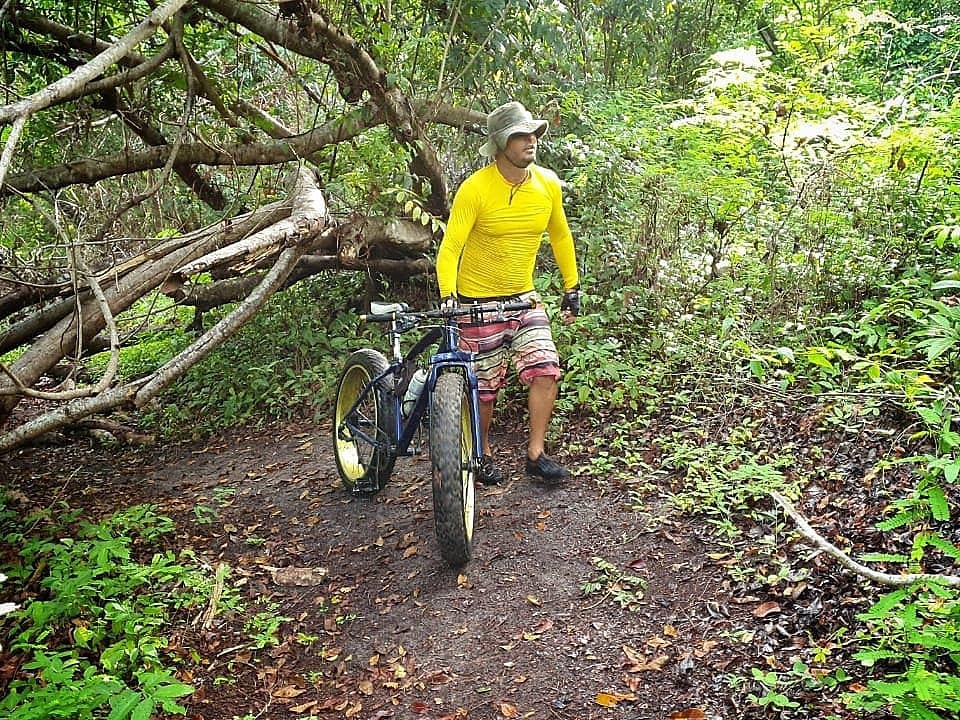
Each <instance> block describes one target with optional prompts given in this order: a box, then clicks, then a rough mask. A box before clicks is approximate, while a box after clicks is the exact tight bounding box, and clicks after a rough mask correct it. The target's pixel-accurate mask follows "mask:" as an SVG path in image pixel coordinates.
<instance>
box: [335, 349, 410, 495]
mask: <svg viewBox="0 0 960 720" xmlns="http://www.w3.org/2000/svg"><path fill="white" fill-rule="evenodd" d="M389 366H390V364H389V363H388V362H387V358H386V357H384V355H383V353H381V352H379V351H377V350H372V349H370V348H365V349H363V350H357V351H356V352H354V353H353V354H351V355H350V357H348V358H347V361H346V363H344V366H343V371H342V372H341V373H340V380H339V381H338V382H337V393H336V395H335V396H334V403H333V454H334V457H335V458H336V461H337V472H338V473H339V475H340V480H341V481H342V482H343V484H344V487H346V488H347V489H348V490H350V491H351V492H353V493H358V494H364V495H372V494H374V493H377V492H379V491H380V490H382V489H383V488H384V486H385V485H386V484H387V480H389V479H390V474H391V473H392V472H393V464H394V462H395V461H396V456H395V455H394V454H393V453H392V452H390V450H389V448H390V445H391V442H390V438H391V437H392V435H393V431H394V423H395V417H394V413H395V410H396V405H395V403H394V402H393V397H392V395H391V392H390V385H389V384H390V382H391V380H390V377H389V376H388V377H385V378H384V379H383V380H381V381H380V384H379V386H378V387H377V388H375V389H374V391H373V392H372V393H370V394H369V395H368V396H367V398H366V399H365V400H364V402H363V403H362V404H361V405H360V407H359V408H358V409H357V411H358V413H359V414H360V415H361V416H362V418H363V420H364V425H365V431H366V433H367V434H368V435H371V436H373V437H375V438H376V440H377V445H376V446H374V445H371V444H370V443H369V442H367V441H365V440H363V439H358V438H352V437H350V434H349V431H348V430H347V429H346V428H345V427H343V423H344V420H345V419H346V416H347V412H348V411H349V410H350V408H351V407H352V406H353V404H354V402H356V400H357V398H358V397H359V396H360V393H361V392H362V391H363V388H365V387H366V386H367V385H369V384H370V381H371V380H373V379H374V378H375V377H377V376H378V375H380V374H382V373H383V372H384V371H385V370H386V369H387V368H388V367H389ZM341 430H342V436H341Z"/></svg>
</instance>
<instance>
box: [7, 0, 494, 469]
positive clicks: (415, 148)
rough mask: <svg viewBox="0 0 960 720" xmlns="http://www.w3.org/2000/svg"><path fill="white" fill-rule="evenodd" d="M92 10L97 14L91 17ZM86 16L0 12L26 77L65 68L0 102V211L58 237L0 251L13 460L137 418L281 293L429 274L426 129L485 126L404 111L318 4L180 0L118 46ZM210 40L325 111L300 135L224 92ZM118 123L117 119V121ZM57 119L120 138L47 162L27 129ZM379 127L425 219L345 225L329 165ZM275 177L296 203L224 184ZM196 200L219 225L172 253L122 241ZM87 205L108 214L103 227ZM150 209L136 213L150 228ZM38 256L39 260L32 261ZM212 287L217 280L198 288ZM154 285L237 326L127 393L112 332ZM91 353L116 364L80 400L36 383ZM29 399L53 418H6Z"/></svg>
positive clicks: (418, 109) (362, 51) (435, 110)
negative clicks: (152, 96) (134, 414)
mask: <svg viewBox="0 0 960 720" xmlns="http://www.w3.org/2000/svg"><path fill="white" fill-rule="evenodd" d="M125 9H126V8H118V9H116V12H123V11H124V10H125ZM358 11H359V10H358ZM98 12H101V9H100V8H99V7H94V8H93V9H92V13H93V15H94V16H96V15H97V13H98ZM97 17H99V16H97ZM104 17H105V16H104ZM113 17H114V19H116V17H118V16H117V15H116V14H115V15H114V16H113ZM82 19H83V13H79V14H78V13H73V14H63V15H56V13H55V12H50V13H47V12H44V11H43V10H42V9H35V7H34V6H30V7H27V4H25V3H21V2H17V1H16V0H14V1H13V2H10V3H5V4H4V7H3V9H2V10H0V34H2V39H3V40H4V48H5V52H6V53H7V54H8V56H9V55H11V54H12V55H13V56H14V62H15V63H19V64H20V65H21V66H22V67H23V68H24V69H25V70H26V69H27V68H42V69H43V70H44V71H45V72H46V73H47V74H49V70H50V68H51V67H54V66H56V67H59V68H61V69H62V71H63V74H62V75H61V76H60V77H59V78H57V79H55V80H53V81H52V82H50V83H49V84H48V85H46V86H44V87H42V88H41V89H39V90H36V91H34V92H32V94H29V95H25V96H22V97H21V98H19V99H17V100H15V101H14V102H11V103H9V104H7V105H4V106H2V107H0V128H2V127H3V126H6V132H5V133H4V134H3V135H2V137H3V151H2V154H0V202H5V203H7V205H8V207H13V208H14V209H15V210H16V211H17V212H18V213H19V212H23V208H25V207H29V208H31V209H32V214H33V216H34V217H35V218H37V220H36V222H41V223H43V224H44V225H45V226H46V227H47V228H48V230H49V232H50V236H51V239H50V240H49V242H48V243H47V244H46V245H39V246H37V247H36V248H33V249H32V250H31V253H32V254H31V255H30V256H29V257H27V256H26V255H24V256H21V255H20V254H18V252H19V251H18V248H17V247H16V246H12V247H11V248H10V251H9V252H7V249H5V248H0V249H3V250H4V255H3V257H0V261H2V263H3V268H2V270H0V323H2V325H0V355H3V354H5V353H11V352H13V351H15V354H14V355H13V356H11V357H10V358H9V359H8V360H7V362H3V363H0V429H3V430H4V433H3V435H2V436H0V452H2V451H5V450H9V449H10V448H13V447H16V446H17V445H18V444H19V443H22V442H25V441H27V440H30V439H33V438H36V437H37V436H38V433H42V432H47V431H49V430H51V429H55V428H58V427H63V426H64V425H66V424H70V423H76V422H78V421H80V420H82V419H84V418H87V417H89V416H90V415H92V414H95V413H103V412H106V411H107V410H109V409H115V408H118V407H138V406H142V404H143V403H144V402H146V401H147V400H148V399H149V398H151V397H154V396H155V395H156V394H157V393H159V392H160V391H161V390H162V389H163V388H165V387H168V386H169V385H170V384H171V383H172V382H175V381H176V379H177V378H178V377H180V376H181V375H182V373H183V372H184V371H185V370H186V368H188V367H190V366H192V365H193V364H195V363H196V362H197V361H198V360H199V359H200V358H202V357H203V356H204V355H206V354H208V353H209V352H210V351H211V350H212V349H213V348H214V347H216V346H217V345H218V344H220V343H222V342H223V341H224V340H225V339H226V338H227V337H229V336H230V334H232V333H234V332H236V330H237V329H239V327H240V326H242V324H243V323H244V322H246V321H247V320H248V319H249V318H250V317H252V315H253V313H255V312H256V310H257V309H258V308H259V307H261V306H262V304H263V302H265V301H266V299H267V298H269V296H270V295H271V294H272V293H274V292H277V291H278V290H282V289H283V288H285V287H289V286H290V285H291V284H292V283H295V282H297V281H299V280H301V279H303V278H307V277H310V276H311V275H314V274H316V273H319V272H323V271H326V270H331V269H335V270H350V271H361V272H365V273H373V274H376V275H383V276H387V277H393V278H397V279H404V278H410V277H412V276H415V275H419V274H427V273H430V272H432V261H431V255H432V251H433V247H434V245H435V242H436V240H437V237H436V235H435V232H436V228H437V227H438V224H437V223H438V221H439V220H442V218H443V217H444V216H445V215H446V212H447V206H448V201H449V197H448V189H447V181H446V177H445V172H444V168H443V166H442V164H441V163H440V161H439V159H438V156H437V153H436V151H435V149H434V145H433V143H432V142H431V139H430V138H429V137H428V135H427V132H426V131H427V129H428V128H429V127H431V126H437V127H443V126H446V127H451V128H456V130H457V132H463V131H476V130H478V129H480V128H482V126H483V123H484V121H485V116H484V115H483V114H482V113H480V112H477V111H475V110H471V109H468V108H461V107H456V106H453V105H450V104H447V103H444V102H440V101H438V100H436V99H434V98H431V99H429V100H426V99H418V98H413V97H410V96H409V95H408V94H407V92H405V91H403V90H401V87H400V85H399V84H398V83H397V82H396V81H395V80H394V79H393V78H391V76H390V74H389V73H388V72H387V69H386V68H385V67H383V66H382V65H381V64H380V63H379V62H378V61H377V60H375V59H374V57H375V55H374V53H373V52H371V51H370V49H368V48H367V47H365V46H364V44H363V43H362V42H361V41H358V40H357V39H355V38H354V37H353V36H352V35H351V34H350V33H349V32H348V31H347V30H346V29H345V28H344V26H343V25H339V24H337V23H334V22H332V20H331V19H330V13H329V11H324V10H323V9H321V7H320V6H319V4H318V3H316V2H313V1H309V2H302V3H292V4H286V5H284V7H282V8H278V7H277V6H270V5H263V4H260V3H251V2H234V1H232V0H231V1H227V0H194V1H190V0H186V1H185V0H167V1H166V2H163V3H161V4H159V5H158V6H156V7H155V8H154V9H153V10H152V11H151V12H149V14H148V15H146V16H145V17H143V18H133V17H130V18H128V20H129V23H128V24H127V27H128V28H129V31H128V32H127V33H126V34H124V35H122V36H119V37H112V36H110V35H109V34H108V33H106V32H104V27H106V26H105V25H102V24H101V25H100V26H98V24H97V22H93V23H92V25H89V24H88V25H86V26H84V27H81V21H82ZM94 19H95V20H96V18H94ZM200 26H203V27H204V32H206V33H209V28H213V29H214V31H215V32H219V33H221V34H222V35H223V36H224V37H242V38H244V40H245V41H247V40H249V41H250V44H251V46H252V47H255V48H256V49H257V50H258V51H259V52H260V53H261V54H262V58H266V60H261V61H262V62H273V63H274V64H275V67H276V68H278V71H279V72H281V73H283V74H286V75H287V76H289V78H290V81H291V84H292V85H294V86H296V87H298V88H299V90H300V91H302V93H301V94H302V96H303V97H305V98H306V99H307V100H306V101H307V102H309V103H312V104H314V106H316V107H317V108H318V109H319V108H320V107H323V108H324V113H323V114H324V119H322V120H321V121H319V122H314V123H312V124H311V125H310V127H307V128H304V127H302V125H300V124H299V123H294V124H293V125H292V126H291V125H290V124H288V123H287V122H284V119H283V118H282V117H281V116H280V115H278V114H276V113H274V112H271V108H270V107H269V106H264V104H263V103H262V102H256V101H251V100H250V99H249V98H246V97H243V96H242V95H240V94H239V93H237V92H234V91H233V90H232V89H231V90H227V89H226V87H225V77H226V76H222V75H221V76H218V74H217V70H218V69H217V68H211V67H210V66H209V65H208V64H207V63H206V62H204V61H201V60H200V59H198V53H202V52H203V48H202V46H201V44H200V43H201V42H202V40H201V38H208V37H210V35H209V34H203V33H198V32H195V29H196V28H198V27H200ZM356 26H357V27H365V26H366V23H364V22H360V23H357V25H356ZM290 58H298V59H299V60H296V61H294V62H291V60H290ZM298 62H312V63H315V65H314V66H313V67H316V68H326V72H327V73H328V76H329V77H330V78H331V79H332V81H333V87H334V91H335V92H333V93H331V92H329V90H328V89H324V88H320V89H318V88H317V87H315V86H310V85H309V84H308V83H306V82H305V81H302V80H301V78H300V76H299V74H300V72H301V71H300V70H299V69H298V67H297V63H298ZM161 78H162V79H161ZM151 88H161V89H162V90H163V91H171V92H173V91H176V92H180V93H182V94H181V95H180V96H179V102H180V103H181V114H180V119H179V121H171V119H170V118H169V117H168V111H169V110H172V109H174V107H175V106H172V105H171V104H170V103H169V101H168V100H167V101H158V102H154V101H149V100H144V99H143V98H144V97H145V96H146V95H145V94H148V93H150V92H151ZM168 97H169V95H168ZM298 102H300V100H298ZM200 108H202V113H203V114H202V115H201V110H200ZM51 118H53V119H51ZM113 118H116V119H118V120H119V121H120V123H121V125H119V126H116V125H113V124H112V119H113ZM201 118H202V120H201ZM51 122H54V123H59V129H58V130H56V131H55V132H56V133H63V134H65V135H69V136H76V137H78V138H89V137H91V135H90V133H91V131H92V129H94V128H96V131H100V128H103V129H104V131H108V132H109V135H108V137H110V141H109V142H106V143H103V144H102V145H103V147H104V148H105V151H100V150H99V149H98V150H97V151H95V152H90V151H83V150H81V151H80V152H78V153H77V154H76V155H75V156H72V157H71V156H70V154H69V153H67V154H66V155H65V156H62V155H61V156H59V157H64V159H63V160H62V161H60V160H57V161H54V162H48V160H49V159H51V158H52V157H57V155H56V154H51V153H46V152H35V145H34V141H35V139H37V138H40V137H43V138H46V139H47V140H48V139H49V138H50V137H51V132H50V131H49V130H39V129H38V130H37V131H36V132H35V133H31V130H32V127H33V125H37V124H39V125H42V124H44V123H51ZM201 122H202V123H206V124H201ZM169 128H172V129H173V131H172V132H171V131H170V130H169ZM384 130H385V131H387V133H388V134H389V136H390V137H391V138H392V141H393V142H394V143H395V144H396V145H397V146H398V147H399V148H401V149H402V153H405V154H406V156H407V158H408V171H409V177H410V180H409V183H403V184H404V185H407V184H408V185H409V188H410V189H409V190H408V191H406V192H408V193H409V197H412V198H419V200H418V201H417V203H416V208H417V211H416V213H414V214H413V216H412V217H410V216H407V217H403V216H397V217H389V216H378V215H376V214H372V213H370V212H356V211H351V212H348V213H340V214H339V216H338V214H337V213H336V212H335V211H332V210H331V208H330V207H328V205H327V199H326V197H325V194H324V192H323V191H322V189H321V187H322V185H323V183H324V179H323V177H322V176H323V172H322V170H329V169H331V168H332V167H333V161H335V160H336V158H337V148H339V147H340V146H343V145H344V144H349V143H353V142H356V141H357V140H358V139H361V138H363V137H364V136H365V134H367V133H371V132H375V131H384ZM214 136H216V137H214ZM96 145H97V147H98V148H99V146H100V144H99V143H97V144H96ZM82 146H83V143H78V147H82ZM107 148H109V149H107ZM331 150H332V154H331ZM265 167H275V168H281V167H283V168H284V169H285V170H286V171H287V173H288V175H289V177H290V178H291V184H290V186H289V187H288V193H287V197H286V199H284V200H279V201H274V202H268V203H266V204H263V205H262V206H259V207H258V206H256V203H253V205H254V207H253V209H250V210H247V209H246V206H247V198H246V197H244V196H243V195H242V194H238V193H237V192H233V193H230V192H228V191H227V190H225V188H224V182H225V178H226V179H229V178H230V177H231V176H235V175H236V173H238V172H240V171H241V170H242V169H244V168H249V169H251V171H252V172H254V173H255V172H256V169H257V168H265ZM218 168H219V169H220V170H217V169H218ZM247 177H248V178H253V177H256V175H255V174H254V175H249V176H247ZM99 188H103V189H102V190H99ZM184 192H187V193H190V194H191V195H192V196H193V197H194V198H196V199H197V200H199V201H200V202H201V203H203V204H204V205H205V206H206V207H207V208H209V209H211V210H214V211H217V212H218V213H220V215H219V218H218V219H217V220H215V221H213V222H208V223H206V224H203V225H202V226H199V225H198V226H195V229H190V228H185V229H184V231H183V232H180V233H177V234H175V235H173V236H170V233H169V232H165V234H164V235H163V236H161V238H160V239H151V237H150V236H149V235H146V236H144V237H140V238H135V237H131V236H129V235H124V233H123V232H122V230H121V228H122V227H124V226H127V227H129V226H135V225H137V220H136V217H135V216H133V215H132V214H131V212H132V211H134V210H136V209H137V208H140V207H141V206H143V205H145V204H147V205H149V204H151V203H153V204H156V205H158V206H159V205H160V204H161V203H164V202H166V200H164V199H163V198H165V197H166V196H167V195H171V194H172V196H174V197H180V198H183V197H186V196H185V195H184ZM231 195H232V197H231ZM84 198H96V199H97V200H98V201H102V203H103V211H102V212H100V213H97V215H96V216H95V219H94V221H93V222H91V218H94V213H93V210H92V208H90V207H88V206H87V200H85V199H84ZM321 208H322V213H321ZM145 212H146V211H145V210H137V213H138V216H137V217H142V216H143V214H144V213H145ZM14 214H16V213H14ZM427 221H429V222H427ZM38 257H39V258H42V259H43V261H42V262H35V258H38ZM207 275H209V276H212V277H213V281H212V282H206V281H204V282H202V283H198V282H196V281H195V278H198V277H201V276H207ZM158 290H159V291H161V292H163V293H165V294H167V295H168V296H170V297H172V298H174V299H175V300H176V301H177V302H178V303H181V304H183V305H188V306H193V307H195V308H197V310H198V311H201V312H203V311H207V310H210V309H211V308H215V307H218V306H220V305H223V304H226V303H239V305H238V307H237V308H236V309H234V310H233V311H232V312H231V313H230V314H229V316H228V318H229V322H227V323H226V324H224V322H223V321H222V322H221V323H218V324H217V325H216V326H215V328H211V329H210V330H208V331H207V332H206V333H204V334H203V335H202V337H201V338H200V339H198V340H197V343H195V344H194V345H193V346H191V348H190V349H189V350H188V351H185V352H186V354H185V355H184V356H182V357H179V358H177V359H176V360H175V361H171V363H170V364H168V365H166V366H165V367H164V368H161V369H160V370H158V371H157V372H156V373H154V375H153V376H151V377H149V378H141V379H138V380H137V381H136V382H135V383H126V382H124V381H123V380H122V379H120V380H118V379H117V378H116V377H115V370H116V355H117V351H118V348H119V346H120V344H121V343H122V339H121V338H119V337H118V332H117V327H116V322H115V318H116V316H117V315H119V314H121V313H123V312H124V311H126V310H127V309H129V308H130V307H132V306H133V304H134V303H136V302H137V301H139V300H141V299H142V298H144V297H146V296H148V295H149V294H151V293H155V292H157V291H158ZM94 348H96V349H98V350H102V349H109V350H110V351H111V359H110V361H109V364H108V370H107V372H106V373H104V375H103V376H102V377H100V378H99V379H97V380H95V381H93V382H91V383H80V384H79V385H78V386H76V387H70V388H66V386H63V387H61V388H58V389H54V390H49V389H42V390H41V389H39V386H38V384H39V383H41V382H43V381H44V379H45V378H49V377H51V376H53V375H55V374H56V375H58V376H59V375H62V370H63V368H64V367H65V366H67V367H70V366H72V365H75V364H76V362H77V361H78V359H79V358H81V357H83V356H84V354H85V353H86V352H89V351H90V350H91V349H94ZM67 379H68V380H70V379H71V378H69V373H68V378H67ZM28 397H31V398H35V399H38V400H42V401H44V402H45V403H46V404H47V406H48V407H49V410H48V411H46V412H44V413H43V414H42V415H41V416H40V417H36V418H32V419H29V420H27V421H22V418H19V419H18V420H17V421H16V422H11V418H13V417H14V413H15V410H16V408H17V407H18V405H19V404H20V402H21V401H22V400H23V399H24V398H28ZM18 422H19V423H20V424H19V426H17V423H18ZM92 422H93V424H94V425H95V424H97V422H99V421H92ZM88 424H90V423H88ZM100 424H101V425H105V424H109V423H100ZM11 425H13V427H10V426H11Z"/></svg>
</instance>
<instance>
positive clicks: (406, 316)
mask: <svg viewBox="0 0 960 720" xmlns="http://www.w3.org/2000/svg"><path fill="white" fill-rule="evenodd" d="M536 306H537V301H536V299H535V298H530V299H528V300H509V301H504V300H495V301H490V302H485V303H471V304H469V305H458V306H457V307H455V308H437V309H435V310H411V309H410V308H409V306H408V305H407V304H406V303H371V305H370V308H371V310H376V312H369V313H364V314H362V315H361V316H360V320H361V321H363V322H391V321H392V320H416V321H419V320H425V319H444V320H447V319H450V318H457V317H466V316H470V317H476V318H481V317H482V316H483V315H485V314H487V313H498V314H502V313H504V312H510V311H512V310H531V309H533V308H535V307H536Z"/></svg>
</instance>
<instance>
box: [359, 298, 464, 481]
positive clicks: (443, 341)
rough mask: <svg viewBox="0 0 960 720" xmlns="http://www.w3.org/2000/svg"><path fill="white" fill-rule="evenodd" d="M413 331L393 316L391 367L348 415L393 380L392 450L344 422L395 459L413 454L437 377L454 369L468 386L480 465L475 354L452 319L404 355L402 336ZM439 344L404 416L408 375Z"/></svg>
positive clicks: (378, 378)
mask: <svg viewBox="0 0 960 720" xmlns="http://www.w3.org/2000/svg"><path fill="white" fill-rule="evenodd" d="M408 329H410V328H408V327H405V326H404V325H403V323H402V321H401V318H399V317H397V316H396V313H395V314H394V317H393V318H392V319H391V320H390V329H389V331H388V332H389V335H390V346H391V353H392V358H391V362H390V365H389V366H388V367H387V369H386V370H384V371H383V372H382V373H380V375H378V376H377V377H375V378H371V380H370V382H369V383H368V384H367V386H366V387H365V388H364V389H363V391H362V392H361V393H360V395H359V396H358V397H357V399H356V401H355V402H354V404H353V406H352V407H351V408H350V410H349V411H348V413H347V417H348V418H349V417H351V416H352V415H353V413H354V412H355V411H356V409H357V407H358V406H359V405H360V404H361V403H363V402H364V401H365V400H366V399H367V398H368V397H369V395H370V393H371V392H373V391H374V388H376V387H377V385H378V384H379V383H380V382H381V381H382V380H384V379H386V378H388V377H392V381H393V384H392V389H391V391H390V396H391V400H392V401H393V407H394V427H393V433H392V436H391V437H390V438H388V441H389V443H390V445H389V447H383V446H382V441H378V440H376V439H375V438H372V437H370V436H369V435H368V434H367V433H365V432H364V431H363V430H362V429H361V428H359V427H356V426H354V424H353V423H352V422H350V421H349V420H347V421H345V424H346V425H347V426H348V428H349V430H350V432H351V434H352V435H353V436H354V437H360V438H362V439H363V440H364V441H365V442H368V443H370V444H371V445H374V446H377V445H378V443H379V444H380V446H381V449H385V450H387V451H388V452H390V453H391V454H392V455H394V456H395V457H405V456H410V455H413V454H414V451H413V450H412V449H411V444H412V443H413V438H414V436H415V435H416V433H417V430H418V429H419V427H420V422H421V420H422V419H423V416H424V414H425V413H426V410H427V408H428V407H429V403H430V399H431V398H432V397H433V391H434V388H435V387H436V384H437V376H438V375H439V374H440V373H441V372H443V371H446V370H448V369H450V368H455V369H456V370H457V371H458V372H461V373H462V374H463V376H464V379H465V380H466V383H467V390H468V392H469V394H470V433H471V435H472V436H473V447H474V457H473V458H472V460H473V462H474V463H479V461H480V459H481V457H482V453H483V449H482V447H481V437H480V394H479V390H478V386H477V374H476V372H474V369H473V353H471V352H466V351H464V350H461V349H460V348H459V347H458V345H459V329H458V327H457V325H456V322H455V321H454V320H453V319H447V320H445V321H444V323H443V324H442V325H441V326H439V327H433V328H430V329H429V330H427V332H426V333H425V334H424V335H423V337H421V338H420V339H419V340H418V341H417V342H416V344H414V346H413V347H412V348H410V350H408V351H407V352H406V353H405V354H404V353H403V352H402V350H401V346H400V336H401V335H402V334H403V333H404V332H405V331H406V330H408ZM438 341H439V343H440V345H439V348H438V350H437V352H436V353H434V354H432V355H431V356H430V358H429V360H428V376H427V381H426V384H425V386H424V389H423V392H421V393H420V397H418V398H417V401H416V403H415V404H414V406H413V409H412V410H411V411H410V414H409V415H408V416H407V417H404V415H403V394H404V392H405V391H406V384H405V383H403V382H402V378H403V377H404V375H405V374H408V375H412V374H413V370H414V369H415V365H416V360H417V358H419V357H420V356H421V355H422V354H423V353H424V352H425V351H426V350H427V348H429V347H430V346H431V345H433V344H434V343H437V342H438Z"/></svg>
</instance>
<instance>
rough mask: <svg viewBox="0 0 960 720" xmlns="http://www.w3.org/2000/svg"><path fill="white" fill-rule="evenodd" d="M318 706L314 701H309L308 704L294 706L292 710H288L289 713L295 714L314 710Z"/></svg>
mask: <svg viewBox="0 0 960 720" xmlns="http://www.w3.org/2000/svg"><path fill="white" fill-rule="evenodd" d="M318 704H319V703H318V702H317V701H316V700H311V701H310V702H306V703H304V704H303V705H294V706H293V707H292V708H290V712H295V713H302V712H306V711H307V710H311V709H313V708H315V707H316V706H317V705H318Z"/></svg>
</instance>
